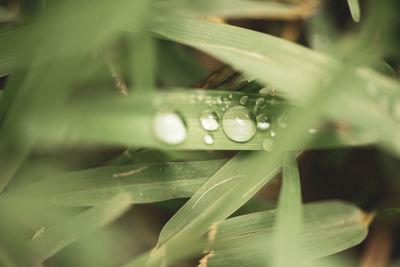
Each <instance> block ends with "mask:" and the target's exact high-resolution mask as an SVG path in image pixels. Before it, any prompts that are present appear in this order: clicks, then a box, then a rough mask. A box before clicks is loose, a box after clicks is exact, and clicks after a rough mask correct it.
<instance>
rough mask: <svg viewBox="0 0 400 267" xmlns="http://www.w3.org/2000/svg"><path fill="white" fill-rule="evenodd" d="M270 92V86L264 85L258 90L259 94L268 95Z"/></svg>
mask: <svg viewBox="0 0 400 267" xmlns="http://www.w3.org/2000/svg"><path fill="white" fill-rule="evenodd" d="M270 92H271V87H264V88H261V89H260V91H258V93H259V94H262V95H268V94H269V93H270Z"/></svg>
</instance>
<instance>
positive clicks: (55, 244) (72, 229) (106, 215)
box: [28, 194, 131, 260]
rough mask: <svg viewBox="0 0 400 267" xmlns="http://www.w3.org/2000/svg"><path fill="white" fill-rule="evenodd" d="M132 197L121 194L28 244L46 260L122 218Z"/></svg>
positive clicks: (55, 227) (57, 226)
mask: <svg viewBox="0 0 400 267" xmlns="http://www.w3.org/2000/svg"><path fill="white" fill-rule="evenodd" d="M130 203H131V200H130V196H129V195H128V194H119V195H117V196H115V197H113V198H112V199H110V200H109V201H108V202H106V203H104V204H103V205H101V206H98V207H94V208H91V209H89V210H87V211H85V212H83V213H81V214H79V215H77V216H76V217H74V218H72V219H70V220H69V221H66V222H64V223H61V224H59V225H56V226H53V227H51V228H49V229H48V230H46V229H45V230H44V232H43V233H42V234H41V235H39V236H38V237H36V238H34V239H32V240H31V241H29V242H28V246H29V247H30V248H31V249H32V250H33V251H35V252H36V254H37V257H38V258H39V259H40V260H45V259H47V258H49V257H51V256H52V255H54V254H55V253H57V252H58V251H59V250H61V249H62V248H64V247H66V246H68V245H69V244H71V243H72V242H74V241H76V240H78V239H80V238H81V237H82V236H84V235H85V234H87V233H88V232H91V231H94V230H96V229H99V228H101V227H103V226H105V225H107V224H109V223H111V222H112V221H113V220H115V219H116V218H118V217H119V216H121V215H122V214H123V213H124V212H125V211H126V210H127V209H128V208H129V207H130Z"/></svg>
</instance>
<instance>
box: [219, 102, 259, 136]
mask: <svg viewBox="0 0 400 267" xmlns="http://www.w3.org/2000/svg"><path fill="white" fill-rule="evenodd" d="M222 128H223V130H224V132H225V134H226V136H227V137H228V138H229V139H231V140H232V141H236V142H247V141H249V140H250V139H251V138H252V137H253V136H254V134H255V133H256V123H255V118H254V115H253V113H251V112H250V111H249V110H248V109H247V108H246V107H243V106H234V107H231V108H230V109H228V110H227V111H226V112H225V113H224V115H223V117H222Z"/></svg>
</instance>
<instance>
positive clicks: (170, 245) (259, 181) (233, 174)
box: [126, 152, 281, 266]
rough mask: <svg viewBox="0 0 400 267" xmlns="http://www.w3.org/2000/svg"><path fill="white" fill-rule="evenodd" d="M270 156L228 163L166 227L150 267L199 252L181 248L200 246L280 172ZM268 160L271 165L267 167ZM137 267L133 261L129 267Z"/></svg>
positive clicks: (277, 161)
mask: <svg viewBox="0 0 400 267" xmlns="http://www.w3.org/2000/svg"><path fill="white" fill-rule="evenodd" d="M267 155H268V153H266V152H253V153H246V152H241V153H239V154H238V155H237V156H235V157H234V158H233V159H231V160H230V161H228V162H227V163H226V164H225V165H224V166H223V167H222V168H221V169H220V170H219V171H218V172H216V173H215V174H214V175H213V176H212V177H211V178H210V179H209V180H208V181H207V182H206V183H205V184H204V185H203V186H202V187H201V188H200V189H199V190H198V191H197V192H196V193H195V194H194V195H193V197H192V198H191V199H190V200H189V201H188V202H187V203H186V204H185V205H184V206H183V207H182V208H181V209H180V210H179V211H178V212H177V213H176V214H175V215H174V216H173V217H172V219H171V220H170V221H169V222H168V223H167V224H166V225H165V226H164V228H163V230H162V231H161V234H160V237H159V240H158V243H157V247H156V248H155V250H154V251H153V252H152V253H151V255H150V256H149V257H148V259H147V264H148V265H149V266H151V265H153V264H155V263H157V262H160V260H162V261H163V262H165V263H166V264H168V263H171V262H173V261H175V260H177V259H179V258H182V257H186V256H188V254H189V255H191V254H190V253H193V250H195V249H196V248H191V249H192V250H191V251H185V250H182V247H186V246H187V245H183V244H187V242H188V240H192V244H194V245H195V244H196V242H200V237H201V236H202V235H203V234H204V233H205V232H207V230H208V228H209V227H210V226H211V225H212V224H213V223H216V222H218V221H221V220H223V219H225V218H226V217H228V216H229V215H230V214H232V213H233V212H234V211H235V210H236V209H238V208H239V207H240V206H242V205H243V204H244V203H245V202H246V201H247V200H249V199H250V198H251V197H252V196H253V195H254V194H255V193H256V192H257V191H258V190H259V189H260V188H261V187H262V186H263V185H264V184H265V183H267V182H268V181H269V180H271V179H272V178H273V177H274V176H275V174H276V173H277V172H278V171H279V170H280V167H281V158H280V157H279V156H278V155H277V156H276V157H274V158H269V157H267ZM267 159H268V160H269V161H268V164H265V162H266V160H267ZM250 169H251V172H250V171H249V170H250ZM250 173H251V174H250ZM179 247H180V248H181V249H178V248H179ZM199 248H201V247H199ZM199 248H197V252H199V251H198V249H199ZM177 249H178V250H177ZM138 264H139V262H138V261H135V260H134V261H132V262H130V263H128V264H127V265H126V266H138Z"/></svg>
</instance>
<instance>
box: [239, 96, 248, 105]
mask: <svg viewBox="0 0 400 267" xmlns="http://www.w3.org/2000/svg"><path fill="white" fill-rule="evenodd" d="M248 100H249V97H248V96H247V95H244V96H242V97H241V98H240V100H239V102H240V104H242V105H246V104H247V101H248Z"/></svg>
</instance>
